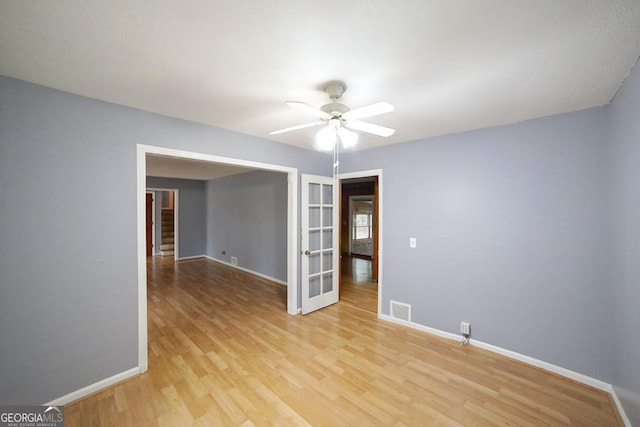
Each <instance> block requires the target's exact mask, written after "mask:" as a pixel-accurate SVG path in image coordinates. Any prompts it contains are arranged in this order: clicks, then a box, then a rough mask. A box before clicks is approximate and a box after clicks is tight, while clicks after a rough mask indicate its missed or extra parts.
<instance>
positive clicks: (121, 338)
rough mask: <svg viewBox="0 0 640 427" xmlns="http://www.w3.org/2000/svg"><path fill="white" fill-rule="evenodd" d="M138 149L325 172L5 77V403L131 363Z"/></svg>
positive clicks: (0, 274) (305, 159) (315, 164)
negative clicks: (146, 147) (139, 146)
mask: <svg viewBox="0 0 640 427" xmlns="http://www.w3.org/2000/svg"><path fill="white" fill-rule="evenodd" d="M136 144H149V145H156V146H162V147H169V148H177V149H182V150H186V151H193V152H199V153H205V154H213V155H219V156H226V157H231V158H238V159H244V160H254V161H259V162H265V163H272V164H277V165H283V166H291V167H297V168H299V169H300V171H301V172H303V173H317V174H325V175H326V174H330V173H331V160H330V158H329V156H326V155H322V154H319V153H316V152H313V151H311V150H303V149H299V148H296V147H292V146H287V145H284V144H278V143H275V142H272V141H268V140H264V139H259V138H253V137H249V136H246V135H240V134H237V133H233V132H230V131H226V130H223V129H219V128H213V127H209V126H203V125H198V124H194V123H189V122H186V121H182V120H178V119H173V118H168V117H163V116H159V115H156V114H151V113H146V112H143V111H139V110H134V109H130V108H126V107H122V106H118V105H114V104H109V103H105V102H100V101H96V100H92V99H88V98H84V97H80V96H76V95H72V94H68V93H64V92H60V91H57V90H54V89H49V88H45V87H42V86H37V85H33V84H30V83H26V82H22V81H18V80H15V79H11V78H8V77H0V183H1V185H0V203H1V204H2V205H1V215H0V336H1V337H2V350H1V352H0V384H2V387H0V404H15V403H21V404H34V403H44V402H47V401H50V400H52V399H54V398H57V397H60V396H63V395H65V394H67V393H70V392H72V391H76V390H78V389H80V388H82V387H84V386H87V385H89V384H93V383H95V382H97V381H99V380H102V379H105V378H108V377H110V376H112V375H115V374H118V373H121V372H124V371H126V370H128V369H131V368H134V367H136V366H137V364H138V360H137V356H138V354H137V349H138V343H137V340H138V324H137V307H138V301H137V289H138V285H137V230H136V227H137V224H136V221H137V219H136V218H137V214H136V212H137V207H136V206H137V205H136V200H137V198H136V156H137V153H136ZM202 250H204V246H203V247H202Z"/></svg>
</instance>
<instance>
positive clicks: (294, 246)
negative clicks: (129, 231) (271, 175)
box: [136, 144, 299, 373]
mask: <svg viewBox="0 0 640 427" xmlns="http://www.w3.org/2000/svg"><path fill="white" fill-rule="evenodd" d="M147 155H156V156H161V157H167V158H173V159H187V160H194V161H197V162H200V163H210V164H217V165H221V166H224V165H227V166H230V165H232V166H239V167H244V168H249V169H256V170H265V171H273V172H283V173H286V174H287V182H288V184H287V253H286V257H287V281H286V282H287V312H288V313H289V314H291V315H295V314H297V313H298V292H299V291H298V289H299V283H298V253H299V240H298V239H297V236H298V215H297V212H298V178H299V172H298V169H296V168H292V167H287V166H280V165H273V164H268V163H260V162H254V161H250V160H242V159H233V158H228V157H221V156H215V155H210V154H201V153H193V152H187V151H183V150H175V149H170V148H164V147H156V146H150V145H143V144H138V146H137V168H136V169H137V174H136V189H137V190H136V194H137V208H138V209H137V211H138V214H137V247H138V343H137V344H138V369H139V373H144V372H146V371H147V370H148V367H149V359H148V330H147V257H146V226H145V225H146V224H145V221H146V188H147V185H146V179H147V164H146V160H147ZM176 205H179V202H178V201H176ZM178 247H179V246H178V242H176V248H178Z"/></svg>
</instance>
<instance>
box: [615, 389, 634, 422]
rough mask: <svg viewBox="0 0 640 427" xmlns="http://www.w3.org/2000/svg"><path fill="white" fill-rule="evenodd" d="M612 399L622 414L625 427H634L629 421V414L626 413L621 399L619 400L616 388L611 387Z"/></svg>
mask: <svg viewBox="0 0 640 427" xmlns="http://www.w3.org/2000/svg"><path fill="white" fill-rule="evenodd" d="M611 398H612V399H613V403H614V404H615V405H616V408H618V413H619V414H620V418H622V422H623V423H624V425H625V427H633V426H632V425H631V421H629V417H627V413H626V412H625V411H624V407H623V406H622V402H620V399H619V398H618V394H617V393H616V389H615V387H611Z"/></svg>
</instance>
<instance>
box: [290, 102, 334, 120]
mask: <svg viewBox="0 0 640 427" xmlns="http://www.w3.org/2000/svg"><path fill="white" fill-rule="evenodd" d="M287 105H290V106H292V107H293V108H296V109H298V110H300V111H306V112H307V113H310V114H313V115H314V116H316V117H318V118H321V119H322V120H329V119H331V114H329V113H325V112H324V111H322V110H319V109H317V108H315V107H312V106H311V105H309V104H305V103H304V102H296V101H287Z"/></svg>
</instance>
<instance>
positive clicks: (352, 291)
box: [340, 255, 378, 313]
mask: <svg viewBox="0 0 640 427" xmlns="http://www.w3.org/2000/svg"><path fill="white" fill-rule="evenodd" d="M340 302H341V303H342V304H346V305H350V306H351V307H355V308H359V309H361V310H366V311H370V312H371V313H377V312H378V285H377V284H376V283H373V282H372V281H371V260H370V259H366V258H359V257H354V256H349V255H343V256H342V260H341V276H340Z"/></svg>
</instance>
